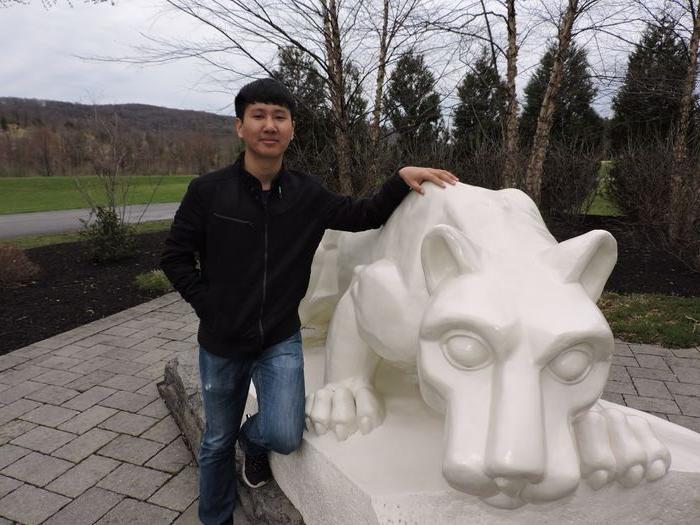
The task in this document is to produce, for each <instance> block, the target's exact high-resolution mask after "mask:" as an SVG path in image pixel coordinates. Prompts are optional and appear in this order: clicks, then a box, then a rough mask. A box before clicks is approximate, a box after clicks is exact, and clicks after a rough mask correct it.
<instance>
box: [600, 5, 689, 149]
mask: <svg viewBox="0 0 700 525" xmlns="http://www.w3.org/2000/svg"><path fill="white" fill-rule="evenodd" d="M687 69H688V55H687V52H686V49H685V45H684V44H683V42H682V41H681V39H680V38H679V37H678V36H677V33H676V31H675V27H674V23H673V22H672V21H671V20H669V19H663V20H662V21H661V23H655V24H650V25H648V26H647V28H646V29H645V31H644V33H643V34H642V38H641V40H640V41H639V43H638V44H637V46H636V47H635V50H634V51H633V52H632V54H631V55H630V57H629V62H628V65H627V73H626V74H625V81H624V84H623V85H622V87H621V88H620V91H619V92H618V93H617V95H616V96H615V98H614V100H613V110H614V117H613V120H612V123H611V142H612V147H613V149H614V150H615V151H619V150H620V149H621V148H625V147H628V146H630V145H638V144H643V143H649V142H651V141H655V140H661V141H663V140H666V139H670V136H671V134H672V132H673V130H674V127H675V126H676V125H677V123H678V120H679V117H680V102H681V95H682V90H683V80H684V78H685V76H686V74H687ZM692 120H693V119H691V122H692Z"/></svg>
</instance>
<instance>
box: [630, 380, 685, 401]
mask: <svg viewBox="0 0 700 525" xmlns="http://www.w3.org/2000/svg"><path fill="white" fill-rule="evenodd" d="M634 386H635V387H637V392H639V395H640V396H642V397H660V398H662V399H673V396H672V395H671V392H669V391H668V388H666V385H665V384H664V383H663V381H655V380H653V379H642V378H641V377H635V378H634ZM622 393H624V394H626V393H630V394H633V393H634V392H622Z"/></svg>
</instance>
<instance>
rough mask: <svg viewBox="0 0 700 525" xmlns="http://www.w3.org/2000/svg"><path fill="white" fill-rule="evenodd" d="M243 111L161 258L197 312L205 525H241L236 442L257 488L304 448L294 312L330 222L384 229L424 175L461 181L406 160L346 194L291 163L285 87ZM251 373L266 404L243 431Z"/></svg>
mask: <svg viewBox="0 0 700 525" xmlns="http://www.w3.org/2000/svg"><path fill="white" fill-rule="evenodd" d="M235 107H236V131H237V132H238V136H239V137H240V138H241V139H242V140H243V142H244V143H245V146H246V149H245V153H244V154H242V155H241V156H240V157H239V159H238V160H237V161H236V163H235V164H233V165H231V166H228V167H225V168H222V169H220V170H217V171H214V172H211V173H208V174H206V175H203V176H201V177H198V178H197V179H195V180H193V181H192V182H191V183H190V185H189V186H188V188H187V192H186V194H185V196H184V197H183V199H182V203H181V204H180V207H179V209H178V210H177V213H176V214H175V219H174V221H173V225H172V228H171V230H170V234H169V236H168V238H167V240H166V243H165V244H166V247H165V250H164V252H163V255H162V258H161V262H160V265H161V268H162V269H163V271H164V272H165V274H166V275H167V276H168V279H170V281H171V282H172V284H173V286H174V287H175V289H176V290H177V291H178V292H179V293H180V294H181V295H182V297H183V298H184V299H185V300H186V301H188V302H189V303H190V304H191V305H192V307H193V308H194V310H195V311H196V313H197V315H198V317H199V318H200V324H199V332H198V334H197V341H198V342H199V368H200V380H201V387H202V390H201V391H202V399H203V404H204V414H205V421H206V424H205V430H204V436H203V437H202V443H201V448H200V451H199V472H200V474H199V478H200V482H199V495H200V496H199V518H200V520H201V521H202V522H203V523H204V524H205V525H220V524H224V523H232V520H233V518H232V514H233V509H234V505H235V497H236V481H235V463H234V450H235V443H236V440H238V441H239V444H240V446H241V448H242V449H243V452H244V455H245V459H244V464H243V481H244V482H245V483H246V484H248V485H249V486H251V487H259V486H262V485H263V484H265V483H266V482H267V481H268V480H269V479H270V477H271V473H270V467H269V464H268V460H267V454H268V451H270V450H273V451H275V452H278V453H281V454H289V453H290V452H292V451H294V450H295V449H296V448H297V447H298V446H299V445H300V443H301V436H302V432H303V430H304V428H303V427H304V371H303V355H302V349H301V336H300V332H299V329H300V323H299V316H298V313H297V309H298V307H299V302H300V301H301V299H302V298H303V297H304V294H305V293H306V288H307V286H308V283H309V274H310V269H311V261H312V259H313V256H314V252H315V250H316V248H317V247H318V244H319V242H320V241H321V237H322V236H323V233H324V231H325V229H327V228H331V229H337V230H348V231H361V230H366V229H371V228H378V227H380V226H381V225H382V224H383V223H384V222H386V220H387V219H388V217H389V216H390V215H391V213H392V212H393V210H394V209H395V208H396V207H397V206H398V205H399V203H400V202H401V200H402V199H403V198H404V197H405V196H406V194H408V193H409V191H410V189H414V190H415V191H418V192H420V193H422V191H423V190H422V189H421V187H420V184H421V182H423V181H432V182H434V183H436V184H438V185H440V186H443V187H444V182H445V181H447V182H450V183H453V184H454V182H455V181H456V180H457V178H456V177H455V176H454V175H452V174H450V173H448V172H446V171H443V170H435V169H430V168H416V167H405V168H402V169H401V170H399V173H398V174H397V175H394V176H392V177H391V178H389V179H388V180H387V181H386V182H385V183H384V185H383V186H382V188H381V189H380V191H379V192H378V193H377V194H376V195H374V196H373V197H372V198H369V199H357V198H352V197H348V196H342V195H338V194H335V193H333V192H331V191H329V190H327V189H325V188H324V187H323V186H322V185H321V184H320V183H319V182H318V181H316V180H315V179H314V178H313V177H311V176H309V175H307V174H305V173H300V172H297V171H292V170H287V169H286V168H285V167H284V165H283V162H282V160H283V157H284V152H285V150H286V149H287V147H288V146H289V143H290V141H291V140H292V139H293V137H294V112H295V103H294V99H293V98H292V96H291V94H290V93H289V91H288V90H287V89H286V88H285V87H284V86H283V85H282V84H281V83H279V82H277V81H275V80H273V79H261V80H256V81H255V82H252V83H250V84H248V85H246V86H245V87H243V89H241V91H240V92H239V94H238V95H237V96H236V99H235ZM195 252H198V253H199V261H200V269H199V270H197V268H196V265H195V257H194V253H195ZM251 379H252V381H253V383H254V385H255V388H256V392H257V396H258V405H259V409H258V413H257V414H255V415H253V416H252V417H249V418H248V419H247V420H246V421H245V423H244V424H243V426H242V427H241V426H240V423H241V419H242V415H243V409H244V406H245V402H246V398H247V395H248V389H249V386H250V381H251ZM239 427H240V432H239Z"/></svg>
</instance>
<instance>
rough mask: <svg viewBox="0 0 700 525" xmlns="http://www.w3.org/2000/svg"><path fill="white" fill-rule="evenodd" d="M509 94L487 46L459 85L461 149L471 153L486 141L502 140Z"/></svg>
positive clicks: (457, 119)
mask: <svg viewBox="0 0 700 525" xmlns="http://www.w3.org/2000/svg"><path fill="white" fill-rule="evenodd" d="M505 95H506V85H505V82H503V81H502V80H501V79H500V77H499V76H498V71H497V70H496V68H495V67H494V65H493V63H492V61H491V58H490V57H489V55H488V53H487V50H486V49H485V48H484V49H483V50H482V53H481V56H480V57H479V58H478V59H477V61H476V63H475V64H474V68H473V71H471V72H470V73H468V74H467V75H466V76H465V77H464V79H463V80H462V83H461V84H460V85H459V86H458V88H457V96H458V98H459V103H458V105H457V107H456V108H455V111H454V129H453V138H454V142H455V145H456V146H457V148H458V150H459V151H460V152H462V153H467V154H469V153H471V152H473V151H474V150H476V149H479V148H480V146H482V145H484V144H487V145H488V144H500V143H501V142H502V134H503V118H504V114H505V110H506V107H505Z"/></svg>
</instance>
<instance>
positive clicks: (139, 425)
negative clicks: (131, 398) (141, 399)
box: [100, 411, 158, 438]
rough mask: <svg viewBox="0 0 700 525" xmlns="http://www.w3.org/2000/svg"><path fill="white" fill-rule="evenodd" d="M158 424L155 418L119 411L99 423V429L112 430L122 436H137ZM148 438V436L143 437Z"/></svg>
mask: <svg viewBox="0 0 700 525" xmlns="http://www.w3.org/2000/svg"><path fill="white" fill-rule="evenodd" d="M157 422H158V420H157V419H156V418H153V417H148V416H140V415H138V414H132V413H130V412H122V411H119V412H117V413H116V414H114V415H113V416H112V417H110V418H109V419H107V420H105V421H103V422H102V423H100V428H106V429H108V430H113V431H114V432H120V433H122V434H129V435H131V436H139V435H141V434H142V433H143V432H145V431H146V430H148V429H149V428H151V427H152V426H153V425H155V424H156V423H157ZM144 437H146V438H148V436H144Z"/></svg>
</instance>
